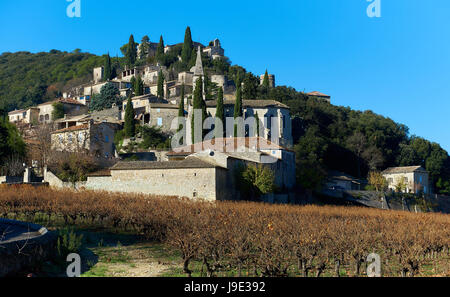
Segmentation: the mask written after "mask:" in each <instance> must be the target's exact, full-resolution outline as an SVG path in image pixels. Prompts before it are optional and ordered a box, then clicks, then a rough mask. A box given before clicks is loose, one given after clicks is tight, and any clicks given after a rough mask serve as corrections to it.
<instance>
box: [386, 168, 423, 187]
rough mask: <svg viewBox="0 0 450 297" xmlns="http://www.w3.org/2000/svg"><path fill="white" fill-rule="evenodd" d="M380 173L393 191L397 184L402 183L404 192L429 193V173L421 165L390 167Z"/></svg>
mask: <svg viewBox="0 0 450 297" xmlns="http://www.w3.org/2000/svg"><path fill="white" fill-rule="evenodd" d="M382 174H383V176H384V178H385V179H386V181H387V184H388V188H389V189H390V190H393V191H395V190H396V188H397V186H398V185H399V184H401V183H404V186H405V189H404V191H405V192H406V193H414V194H418V193H420V192H423V193H425V194H431V191H430V186H429V173H428V171H426V170H425V169H424V168H423V167H421V166H407V167H391V168H388V169H386V170H384V171H383V172H382Z"/></svg>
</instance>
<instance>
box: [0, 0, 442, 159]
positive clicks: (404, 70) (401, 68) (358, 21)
mask: <svg viewBox="0 0 450 297" xmlns="http://www.w3.org/2000/svg"><path fill="white" fill-rule="evenodd" d="M380 1H381V18H369V17H368V16H367V14H366V9H367V6H368V5H369V4H370V3H369V2H367V1H366V0H293V1H282V0H279V1H265V0H258V1H250V0H246V1H242V0H241V1H234V0H229V1H207V2H206V1H192V0H191V1H176V0H172V1H170V2H169V1H149V0H142V1H131V0H129V1H107V0H81V18H69V17H67V15H66V7H67V6H68V5H69V4H70V2H67V1H66V0H39V1H31V0H30V1H24V0H14V1H12V0H2V1H1V10H0V28H1V29H0V36H1V42H0V52H6V51H8V52H15V51H30V52H39V51H48V50H50V49H59V50H66V51H72V50H73V49H76V48H81V49H82V50H83V51H86V52H92V53H95V54H104V53H106V52H110V54H111V55H116V54H120V50H119V48H120V46H121V45H123V44H124V43H126V42H127V41H128V38H129V36H130V34H131V33H133V34H134V36H135V40H136V41H140V39H141V38H142V37H143V36H144V35H148V36H149V37H150V39H151V40H152V41H155V42H157V41H158V40H159V36H160V35H161V34H163V36H164V40H165V42H166V43H169V44H171V43H177V42H182V41H183V38H184V30H185V27H186V26H187V25H189V26H191V30H192V35H193V39H194V40H195V41H200V42H202V43H207V42H209V41H210V40H213V39H214V38H216V37H217V38H219V39H220V40H221V42H222V46H223V47H224V48H225V54H226V55H227V56H228V57H230V59H231V60H232V62H233V63H234V64H239V65H242V66H244V67H245V68H246V69H247V70H249V71H252V72H253V73H255V74H260V73H264V71H265V69H266V68H267V69H268V70H269V72H270V73H274V74H275V75H276V80H277V84H279V85H289V86H293V87H295V88H296V89H297V90H299V91H303V90H304V91H314V90H318V91H321V92H323V93H326V94H329V95H331V96H332V102H333V103H334V104H336V105H343V106H350V107H351V108H353V109H358V110H367V109H370V110H373V111H374V112H376V113H379V114H382V115H385V116H388V117H390V118H392V119H393V120H395V121H397V122H400V123H403V124H406V125H407V126H408V127H409V128H410V133H411V134H415V135H419V136H423V137H425V138H427V139H429V140H432V141H436V142H438V143H440V144H441V145H442V147H443V148H445V149H446V150H448V151H450V129H449V128H450V113H449V111H450V98H449V97H450V75H449V74H450V18H449V17H448V13H449V11H450V1H448V0H433V1H417V0H416V1H409V0H380Z"/></svg>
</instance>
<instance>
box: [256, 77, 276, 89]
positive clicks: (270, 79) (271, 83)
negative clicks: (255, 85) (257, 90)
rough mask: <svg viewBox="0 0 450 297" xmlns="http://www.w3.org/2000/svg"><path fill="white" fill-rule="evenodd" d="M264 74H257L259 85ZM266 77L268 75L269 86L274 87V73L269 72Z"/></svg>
mask: <svg viewBox="0 0 450 297" xmlns="http://www.w3.org/2000/svg"><path fill="white" fill-rule="evenodd" d="M264 76H266V75H265V74H262V75H260V76H259V83H260V85H262V84H263V83H264ZM268 77H269V87H271V88H275V74H269V75H268Z"/></svg>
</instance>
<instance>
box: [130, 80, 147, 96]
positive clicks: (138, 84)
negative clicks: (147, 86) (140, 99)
mask: <svg viewBox="0 0 450 297" xmlns="http://www.w3.org/2000/svg"><path fill="white" fill-rule="evenodd" d="M133 78H134V77H133ZM133 88H134V95H135V96H142V95H144V82H143V81H142V78H141V76H138V77H137V79H135V80H134V85H133Z"/></svg>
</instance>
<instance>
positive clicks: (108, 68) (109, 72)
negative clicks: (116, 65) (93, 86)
mask: <svg viewBox="0 0 450 297" xmlns="http://www.w3.org/2000/svg"><path fill="white" fill-rule="evenodd" d="M103 75H104V80H105V81H107V80H110V79H111V78H112V66H111V57H110V56H109V53H108V54H107V55H106V58H105V72H104V74H103Z"/></svg>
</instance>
